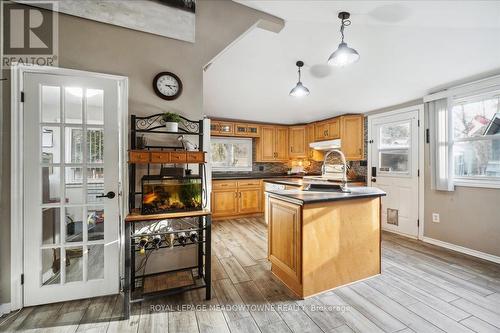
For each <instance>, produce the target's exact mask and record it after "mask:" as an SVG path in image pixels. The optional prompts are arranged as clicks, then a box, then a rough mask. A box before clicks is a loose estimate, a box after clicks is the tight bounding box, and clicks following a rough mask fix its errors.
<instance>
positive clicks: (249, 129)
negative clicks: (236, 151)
mask: <svg viewBox="0 0 500 333" xmlns="http://www.w3.org/2000/svg"><path fill="white" fill-rule="evenodd" d="M234 135H235V136H242V137H247V138H258V137H259V136H260V126H259V125H255V124H247V123H235V124H234Z"/></svg>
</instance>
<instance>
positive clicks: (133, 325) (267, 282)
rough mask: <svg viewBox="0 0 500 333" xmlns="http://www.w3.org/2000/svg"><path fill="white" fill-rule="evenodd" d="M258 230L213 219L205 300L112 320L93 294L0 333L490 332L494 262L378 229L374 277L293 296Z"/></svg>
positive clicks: (165, 302)
mask: <svg viewBox="0 0 500 333" xmlns="http://www.w3.org/2000/svg"><path fill="white" fill-rule="evenodd" d="M266 235H267V229H266V226H265V225H263V224H262V219H261V218H248V219H235V220H228V221H221V222H215V223H214V227H213V253H214V255H213V258H212V259H213V265H212V267H213V273H212V276H213V289H214V290H213V296H214V297H213V299H212V300H210V301H205V300H204V299H203V291H196V292H190V293H186V294H184V295H179V296H176V297H171V298H168V299H160V300H156V301H154V302H152V303H147V304H141V305H136V306H134V307H133V308H132V312H131V316H130V318H129V319H128V320H121V319H120V317H121V313H122V301H121V299H120V297H119V296H108V297H99V298H93V299H87V300H79V301H73V302H66V303H57V304H50V305H45V306H38V307H30V308H25V309H23V310H22V311H20V312H19V313H18V314H17V315H15V316H14V317H12V318H11V319H9V320H7V322H5V323H4V324H2V325H1V326H0V331H1V332H14V331H30V332H42V331H43V332H153V331H157V332H198V331H199V332H263V333H267V332H272V333H280V332H296V333H302V332H331V333H333V332H353V331H354V332H425V333H428V332H443V331H444V332H500V265H495V264H492V263H489V262H486V261H482V260H479V259H476V258H472V257H468V256H465V255H461V254H458V253H455V252H451V251H447V250H444V249H441V248H438V247H435V246H432V245H427V244H423V243H421V242H418V241H414V240H410V239H406V238H404V237H400V236H396V235H393V234H388V233H384V234H383V243H382V252H383V260H382V269H383V273H382V275H380V276H377V277H374V278H371V279H368V280H365V281H363V282H358V283H355V284H352V285H350V286H347V287H342V288H338V289H336V290H334V291H330V292H327V293H324V294H322V295H319V296H316V297H313V298H309V299H307V300H298V299H297V298H295V297H294V296H293V295H292V294H291V293H290V292H289V291H288V289H287V288H286V287H285V286H284V285H283V284H282V283H281V282H280V281H278V280H277V279H276V278H274V277H273V276H272V274H271V272H270V264H269V263H268V262H267V260H266V253H267V239H266ZM2 320H3V319H2ZM0 321H1V320H0Z"/></svg>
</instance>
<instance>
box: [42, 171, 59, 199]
mask: <svg viewBox="0 0 500 333" xmlns="http://www.w3.org/2000/svg"><path fill="white" fill-rule="evenodd" d="M60 201H61V168H60V167H55V166H43V167H42V203H44V204H47V203H59V202H60Z"/></svg>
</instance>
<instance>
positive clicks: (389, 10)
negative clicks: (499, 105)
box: [203, 0, 500, 124]
mask: <svg viewBox="0 0 500 333" xmlns="http://www.w3.org/2000/svg"><path fill="white" fill-rule="evenodd" d="M235 1H236V2H239V3H241V4H244V5H246V6H249V7H252V8H255V9H258V10H261V11H264V12H267V13H270V14H272V15H275V16H278V17H281V18H283V19H284V20H285V21H286V25H285V27H284V28H283V30H282V31H281V32H280V33H278V34H274V33H272V32H268V31H264V30H262V29H254V30H252V31H250V32H249V33H248V34H247V35H246V36H244V37H243V38H241V39H240V40H239V41H238V42H237V43H235V44H234V45H233V46H232V47H231V48H229V49H228V50H226V51H225V52H224V53H223V54H221V55H219V56H218V57H217V58H216V60H215V61H214V63H213V64H212V65H211V66H210V67H209V68H208V70H207V71H206V72H205V74H204V86H203V89H204V93H203V95H204V112H205V114H207V115H209V116H212V117H221V118H232V119H242V120H253V121H263V122H277V123H288V124H292V123H301V122H308V121H312V120H318V119H323V118H327V117H332V116H335V115H338V114H342V113H363V112H368V111H373V110H377V109H380V108H384V107H389V106H392V105H396V104H400V103H405V102H408V101H411V100H415V99H419V98H421V97H423V96H424V95H426V94H428V93H430V92H434V91H436V90H438V89H441V88H443V87H446V86H448V85H450V84H453V83H456V82H460V81H463V80H465V79H470V78H477V77H482V76H486V75H490V74H493V73H500V1H463V2H460V1H432V2H431V1H312V0H310V1H305V0H304V1H299V0H290V1H287V0H253V1H251V0H235ZM343 10H345V11H349V12H351V21H352V24H351V26H349V27H347V28H346V32H345V34H346V39H345V41H346V42H347V43H348V44H349V46H351V47H353V48H355V49H356V50H357V51H358V52H359V54H360V56H361V58H360V60H359V62H357V63H355V64H353V65H351V66H348V67H345V68H335V67H330V66H328V65H327V64H326V61H327V59H328V57H329V55H330V54H331V53H332V52H333V51H334V50H335V49H336V47H337V45H338V43H339V42H340V35H339V31H338V30H339V23H340V20H339V19H338V18H337V13H338V12H340V11H343ZM297 60H302V61H304V62H305V66H304V69H303V73H302V82H303V84H304V85H305V86H306V87H307V88H309V90H310V91H311V94H310V95H309V96H307V97H303V98H294V97H291V96H289V95H288V93H289V91H290V90H291V89H292V88H293V87H294V85H295V84H296V82H297V68H296V67H295V62H296V61H297Z"/></svg>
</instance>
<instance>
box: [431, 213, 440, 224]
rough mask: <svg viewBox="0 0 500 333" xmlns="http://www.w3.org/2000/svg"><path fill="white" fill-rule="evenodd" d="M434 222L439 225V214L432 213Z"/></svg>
mask: <svg viewBox="0 0 500 333" xmlns="http://www.w3.org/2000/svg"><path fill="white" fill-rule="evenodd" d="M432 222H434V223H439V214H438V213H432Z"/></svg>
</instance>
